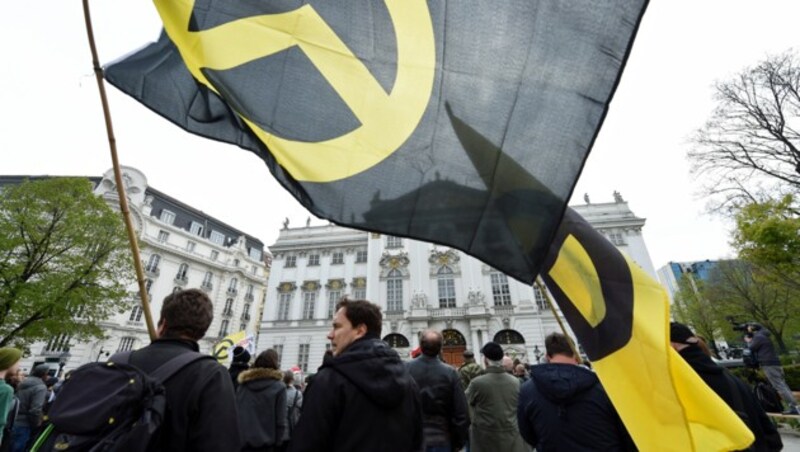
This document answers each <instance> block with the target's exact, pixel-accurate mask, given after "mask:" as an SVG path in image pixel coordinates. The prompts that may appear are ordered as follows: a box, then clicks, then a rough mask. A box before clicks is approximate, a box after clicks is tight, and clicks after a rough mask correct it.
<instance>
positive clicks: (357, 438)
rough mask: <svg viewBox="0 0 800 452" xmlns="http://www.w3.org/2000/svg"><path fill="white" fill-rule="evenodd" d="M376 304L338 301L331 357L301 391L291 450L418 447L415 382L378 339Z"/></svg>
mask: <svg viewBox="0 0 800 452" xmlns="http://www.w3.org/2000/svg"><path fill="white" fill-rule="evenodd" d="M380 332H381V312H380V308H379V307H378V306H376V305H374V304H372V303H370V302H368V301H364V300H355V301H350V300H343V301H341V302H340V303H339V304H338V305H337V310H336V314H335V315H334V317H333V329H332V330H331V332H330V333H328V339H329V340H330V341H331V345H332V350H333V358H331V359H329V360H327V361H325V363H323V365H322V367H320V368H319V371H318V372H317V374H316V375H315V377H314V384H313V385H311V386H310V387H309V388H308V390H307V391H306V393H305V401H304V405H303V415H302V416H300V421H299V422H298V423H297V426H296V427H295V430H294V432H293V436H292V440H291V445H290V448H289V450H291V451H293V452H305V451H309V452H320V451H342V452H344V451H347V452H352V451H381V452H393V451H397V452H408V451H419V450H421V449H422V444H423V439H422V411H421V407H420V403H419V397H418V396H417V392H418V389H417V386H416V384H415V383H414V380H413V379H412V378H411V376H410V375H409V374H408V371H407V370H406V368H405V366H404V365H403V362H402V361H401V360H400V356H398V354H397V352H395V351H394V350H393V349H392V348H391V347H389V345H388V344H386V343H385V342H383V341H381V340H380Z"/></svg>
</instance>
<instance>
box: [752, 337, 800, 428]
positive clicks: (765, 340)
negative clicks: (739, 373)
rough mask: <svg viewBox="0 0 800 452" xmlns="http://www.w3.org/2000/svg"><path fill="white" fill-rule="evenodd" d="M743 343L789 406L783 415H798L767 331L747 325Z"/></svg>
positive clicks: (794, 401)
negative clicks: (745, 343)
mask: <svg viewBox="0 0 800 452" xmlns="http://www.w3.org/2000/svg"><path fill="white" fill-rule="evenodd" d="M747 332H748V333H751V334H752V337H750V335H749V334H746V335H745V337H744V341H745V342H747V345H748V347H749V348H750V351H751V352H752V354H753V358H754V359H755V361H756V362H757V363H758V365H759V366H761V369H763V370H764V375H765V376H766V377H767V380H768V381H769V383H770V384H771V385H772V387H773V388H775V390H776V391H778V394H780V395H781V398H782V399H783V400H784V401H785V402H786V404H787V405H788V406H789V409H788V410H786V411H784V412H783V414H800V412H799V411H798V406H797V400H795V398H794V394H792V391H791V389H789V386H788V385H787V384H786V379H785V378H784V374H783V367H781V361H780V360H779V359H778V354H777V353H775V346H774V345H773V344H772V340H771V339H770V338H769V331H768V330H767V329H766V328H761V326H760V325H753V324H751V325H748V326H747Z"/></svg>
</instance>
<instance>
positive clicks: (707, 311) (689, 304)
mask: <svg viewBox="0 0 800 452" xmlns="http://www.w3.org/2000/svg"><path fill="white" fill-rule="evenodd" d="M673 310H674V313H675V318H676V319H677V320H678V321H679V322H681V323H685V324H687V325H691V326H692V328H693V329H694V331H695V332H696V333H697V334H699V335H700V336H702V337H703V338H704V339H705V340H706V342H707V344H708V346H709V347H710V348H711V350H712V352H713V353H714V354H715V355H717V356H719V348H718V347H717V343H716V338H718V337H719V335H720V332H721V331H722V330H721V328H720V326H721V325H722V323H723V319H722V317H720V316H719V312H718V311H717V310H716V309H714V306H713V305H712V303H711V302H710V301H709V300H708V299H707V298H706V295H705V283H704V282H703V281H702V280H700V279H697V278H695V277H694V275H693V274H691V273H687V274H684V275H683V276H682V277H681V279H680V280H679V281H678V290H677V291H676V292H675V302H674V305H673Z"/></svg>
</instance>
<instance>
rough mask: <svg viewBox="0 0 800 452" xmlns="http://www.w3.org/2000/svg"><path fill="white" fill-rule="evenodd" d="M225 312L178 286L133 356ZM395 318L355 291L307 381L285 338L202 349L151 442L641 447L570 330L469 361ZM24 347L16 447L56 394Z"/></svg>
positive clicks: (689, 345)
mask: <svg viewBox="0 0 800 452" xmlns="http://www.w3.org/2000/svg"><path fill="white" fill-rule="evenodd" d="M212 312H213V307H212V305H211V301H210V300H209V298H208V297H207V296H206V294H205V293H204V292H202V291H199V290H194V289H189V290H184V291H179V292H176V293H174V294H171V295H169V296H168V297H167V298H166V299H165V300H164V303H163V305H162V309H161V316H160V319H159V322H158V339H156V340H154V341H153V342H152V343H151V344H150V345H148V346H146V347H144V348H142V349H139V350H136V351H134V352H133V353H131V354H130V355H129V358H128V359H129V363H130V364H132V365H133V366H136V367H137V368H139V369H141V370H142V371H144V372H147V373H151V372H154V371H155V370H156V369H158V368H159V367H160V366H162V365H164V364H165V363H168V362H170V360H171V359H173V358H174V357H176V356H179V355H181V354H184V353H187V352H191V351H195V352H197V351H198V350H199V347H198V342H197V341H198V340H199V339H201V338H202V337H203V336H204V335H205V333H206V330H207V329H208V327H209V325H210V324H211V320H212ZM381 321H382V314H381V311H380V308H379V307H378V306H377V305H375V304H372V303H370V302H368V301H364V300H347V299H345V300H342V301H341V302H340V303H339V304H338V305H337V307H336V311H335V314H334V317H333V322H332V329H331V331H330V333H329V334H328V340H330V343H331V353H330V354H327V355H326V357H325V359H324V360H323V363H322V365H321V366H320V367H319V369H318V370H317V372H316V373H315V374H314V377H313V380H310V381H308V382H307V384H305V385H303V383H304V382H302V381H296V380H297V376H296V375H295V373H294V372H292V371H291V370H288V371H281V370H280V357H279V356H278V354H277V353H276V352H275V350H272V349H268V350H265V351H263V352H261V353H259V354H258V355H257V356H256V357H255V359H253V357H251V356H250V353H248V352H247V351H246V350H244V349H242V348H241V347H238V348H236V349H234V350H233V358H232V364H231V365H230V368H228V369H226V368H225V367H223V366H222V365H220V364H219V363H217V362H215V361H214V360H211V359H204V360H195V361H191V362H190V363H189V364H188V365H186V366H185V367H183V368H181V369H180V370H179V371H178V372H177V373H175V374H174V375H173V376H171V377H170V378H168V379H167V380H166V381H164V382H163V386H164V388H165V390H166V393H165V395H166V411H165V415H164V421H163V422H162V423H161V425H160V427H159V429H158V431H157V433H156V434H155V436H154V437H153V438H152V440H151V442H150V447H149V449H148V450H165V451H166V450H169V451H183V450H185V451H199V452H202V451H214V452H219V451H232V452H233V451H264V452H279V451H281V452H282V451H294V452H304V451H314V452H316V451H428V452H454V451H461V450H466V451H472V452H488V451H492V452H493V451H503V452H517V451H519V452H523V451H531V450H533V449H534V448H535V449H536V450H537V451H563V450H569V451H581V450H606V451H627V450H636V446H635V444H634V442H633V440H632V439H631V437H630V435H629V434H628V432H627V430H626V429H625V425H624V424H623V422H622V420H621V419H620V417H619V415H618V414H617V412H616V410H615V409H614V405H613V404H612V403H611V401H610V400H609V397H608V396H607V395H606V393H605V391H604V389H603V386H602V384H601V382H600V380H599V379H598V377H597V376H596V374H595V373H594V372H593V371H592V370H591V369H590V368H588V367H587V366H585V365H582V364H581V363H580V359H579V357H578V356H576V353H575V346H574V344H573V343H572V341H571V339H570V338H568V337H566V336H564V335H563V334H559V333H552V334H550V335H549V336H548V337H547V338H546V340H545V354H544V363H542V364H535V365H531V366H526V365H525V364H524V363H520V362H514V360H512V359H511V358H510V357H509V356H506V354H505V352H504V350H503V347H502V346H501V345H499V344H497V343H495V342H489V343H486V344H485V345H483V347H482V348H481V349H480V355H481V357H482V359H481V362H480V363H479V362H477V361H476V359H475V353H473V352H472V351H469V350H467V351H465V352H464V364H463V365H461V366H460V367H459V368H455V367H453V366H450V365H448V364H446V363H445V362H444V361H442V359H441V352H442V346H443V337H442V334H441V332H440V331H437V330H433V329H431V330H426V331H424V332H423V333H422V334H421V335H420V347H419V354H418V356H416V357H415V358H413V359H411V360H409V361H404V360H403V359H401V357H400V356H399V355H398V353H397V352H396V351H395V350H394V349H392V348H391V347H390V346H389V345H388V344H386V343H385V342H383V341H382V340H381V339H380V333H381ZM670 335H671V344H672V347H673V348H674V349H675V350H676V351H677V352H678V353H679V354H680V356H681V357H683V358H684V359H685V360H686V361H687V362H688V363H689V364H690V366H691V367H692V368H693V369H694V370H695V371H696V372H697V373H698V374H699V375H700V376H701V378H702V379H703V380H704V381H705V382H706V383H707V384H708V385H709V386H710V387H711V389H713V390H714V391H715V392H716V393H717V394H719V396H720V397H721V398H722V399H723V400H724V401H725V402H727V403H728V404H729V405H730V406H731V407H732V408H733V409H734V411H735V412H736V413H738V414H739V415H740V416H741V417H742V419H743V420H744V422H745V423H746V424H747V426H748V427H749V428H750V429H751V430H752V431H753V433H754V435H755V437H756V442H755V444H754V445H753V450H759V451H761V450H764V451H767V450H770V451H771V450H780V449H781V448H782V444H781V439H780V436H779V435H778V432H777V430H776V429H775V426H774V424H772V422H771V421H770V420H769V419H768V418H767V416H766V414H765V413H764V411H763V409H761V408H760V406H759V405H758V402H757V400H755V399H754V396H753V393H752V392H751V391H750V390H749V388H748V387H747V385H746V384H744V383H743V382H741V381H740V380H738V379H736V378H734V377H732V376H731V375H730V374H729V373H728V371H727V370H725V369H723V368H722V367H719V366H718V365H716V364H715V363H714V362H713V360H712V359H711V358H710V357H709V355H708V354H706V353H705V352H704V350H703V348H702V341H701V340H699V339H698V338H697V337H696V336H695V335H694V334H693V333H692V332H691V330H690V329H689V328H688V327H686V326H684V325H681V324H678V323H673V324H672V325H671V331H670ZM20 357H21V352H20V351H19V350H16V349H13V348H3V349H0V377H3V378H0V380H4V381H11V383H12V384H11V385H8V384H6V383H3V382H0V409H5V411H3V412H2V413H5V414H6V415H4V416H0V426H2V427H3V429H2V432H0V435H2V436H0V440H1V441H2V444H3V447H4V448H5V450H10V451H13V452H17V451H26V450H28V448H29V447H30V446H31V444H32V441H33V438H34V437H35V435H36V432H37V431H38V430H39V427H40V425H41V424H42V422H43V419H44V418H43V413H44V412H45V410H46V405H47V403H46V401H47V400H48V399H52V396H48V394H52V393H53V391H52V390H48V388H47V384H46V381H47V378H48V376H47V368H46V366H45V367H41V366H39V367H36V368H34V369H33V371H32V372H31V375H30V376H27V378H25V379H24V380H22V381H21V382H20V381H18V376H19V370H18V367H19V365H18V363H19V361H20ZM111 360H112V361H113V360H114V357H112V359H111ZM251 361H252V364H251ZM15 385H16V388H14V387H13V386H15ZM55 397H57V395H56V396H55ZM2 413H0V414H2ZM12 424H13V426H12V427H11V428H8V426H9V425H12Z"/></svg>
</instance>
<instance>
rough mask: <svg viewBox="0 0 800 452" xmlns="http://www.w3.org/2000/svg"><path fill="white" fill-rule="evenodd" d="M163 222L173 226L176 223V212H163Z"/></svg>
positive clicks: (165, 210)
mask: <svg viewBox="0 0 800 452" xmlns="http://www.w3.org/2000/svg"><path fill="white" fill-rule="evenodd" d="M159 218H161V221H163V222H164V223H167V224H172V223H174V222H175V212H171V211H169V210H167V209H164V210H162V211H161V216H160V217H159Z"/></svg>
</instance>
